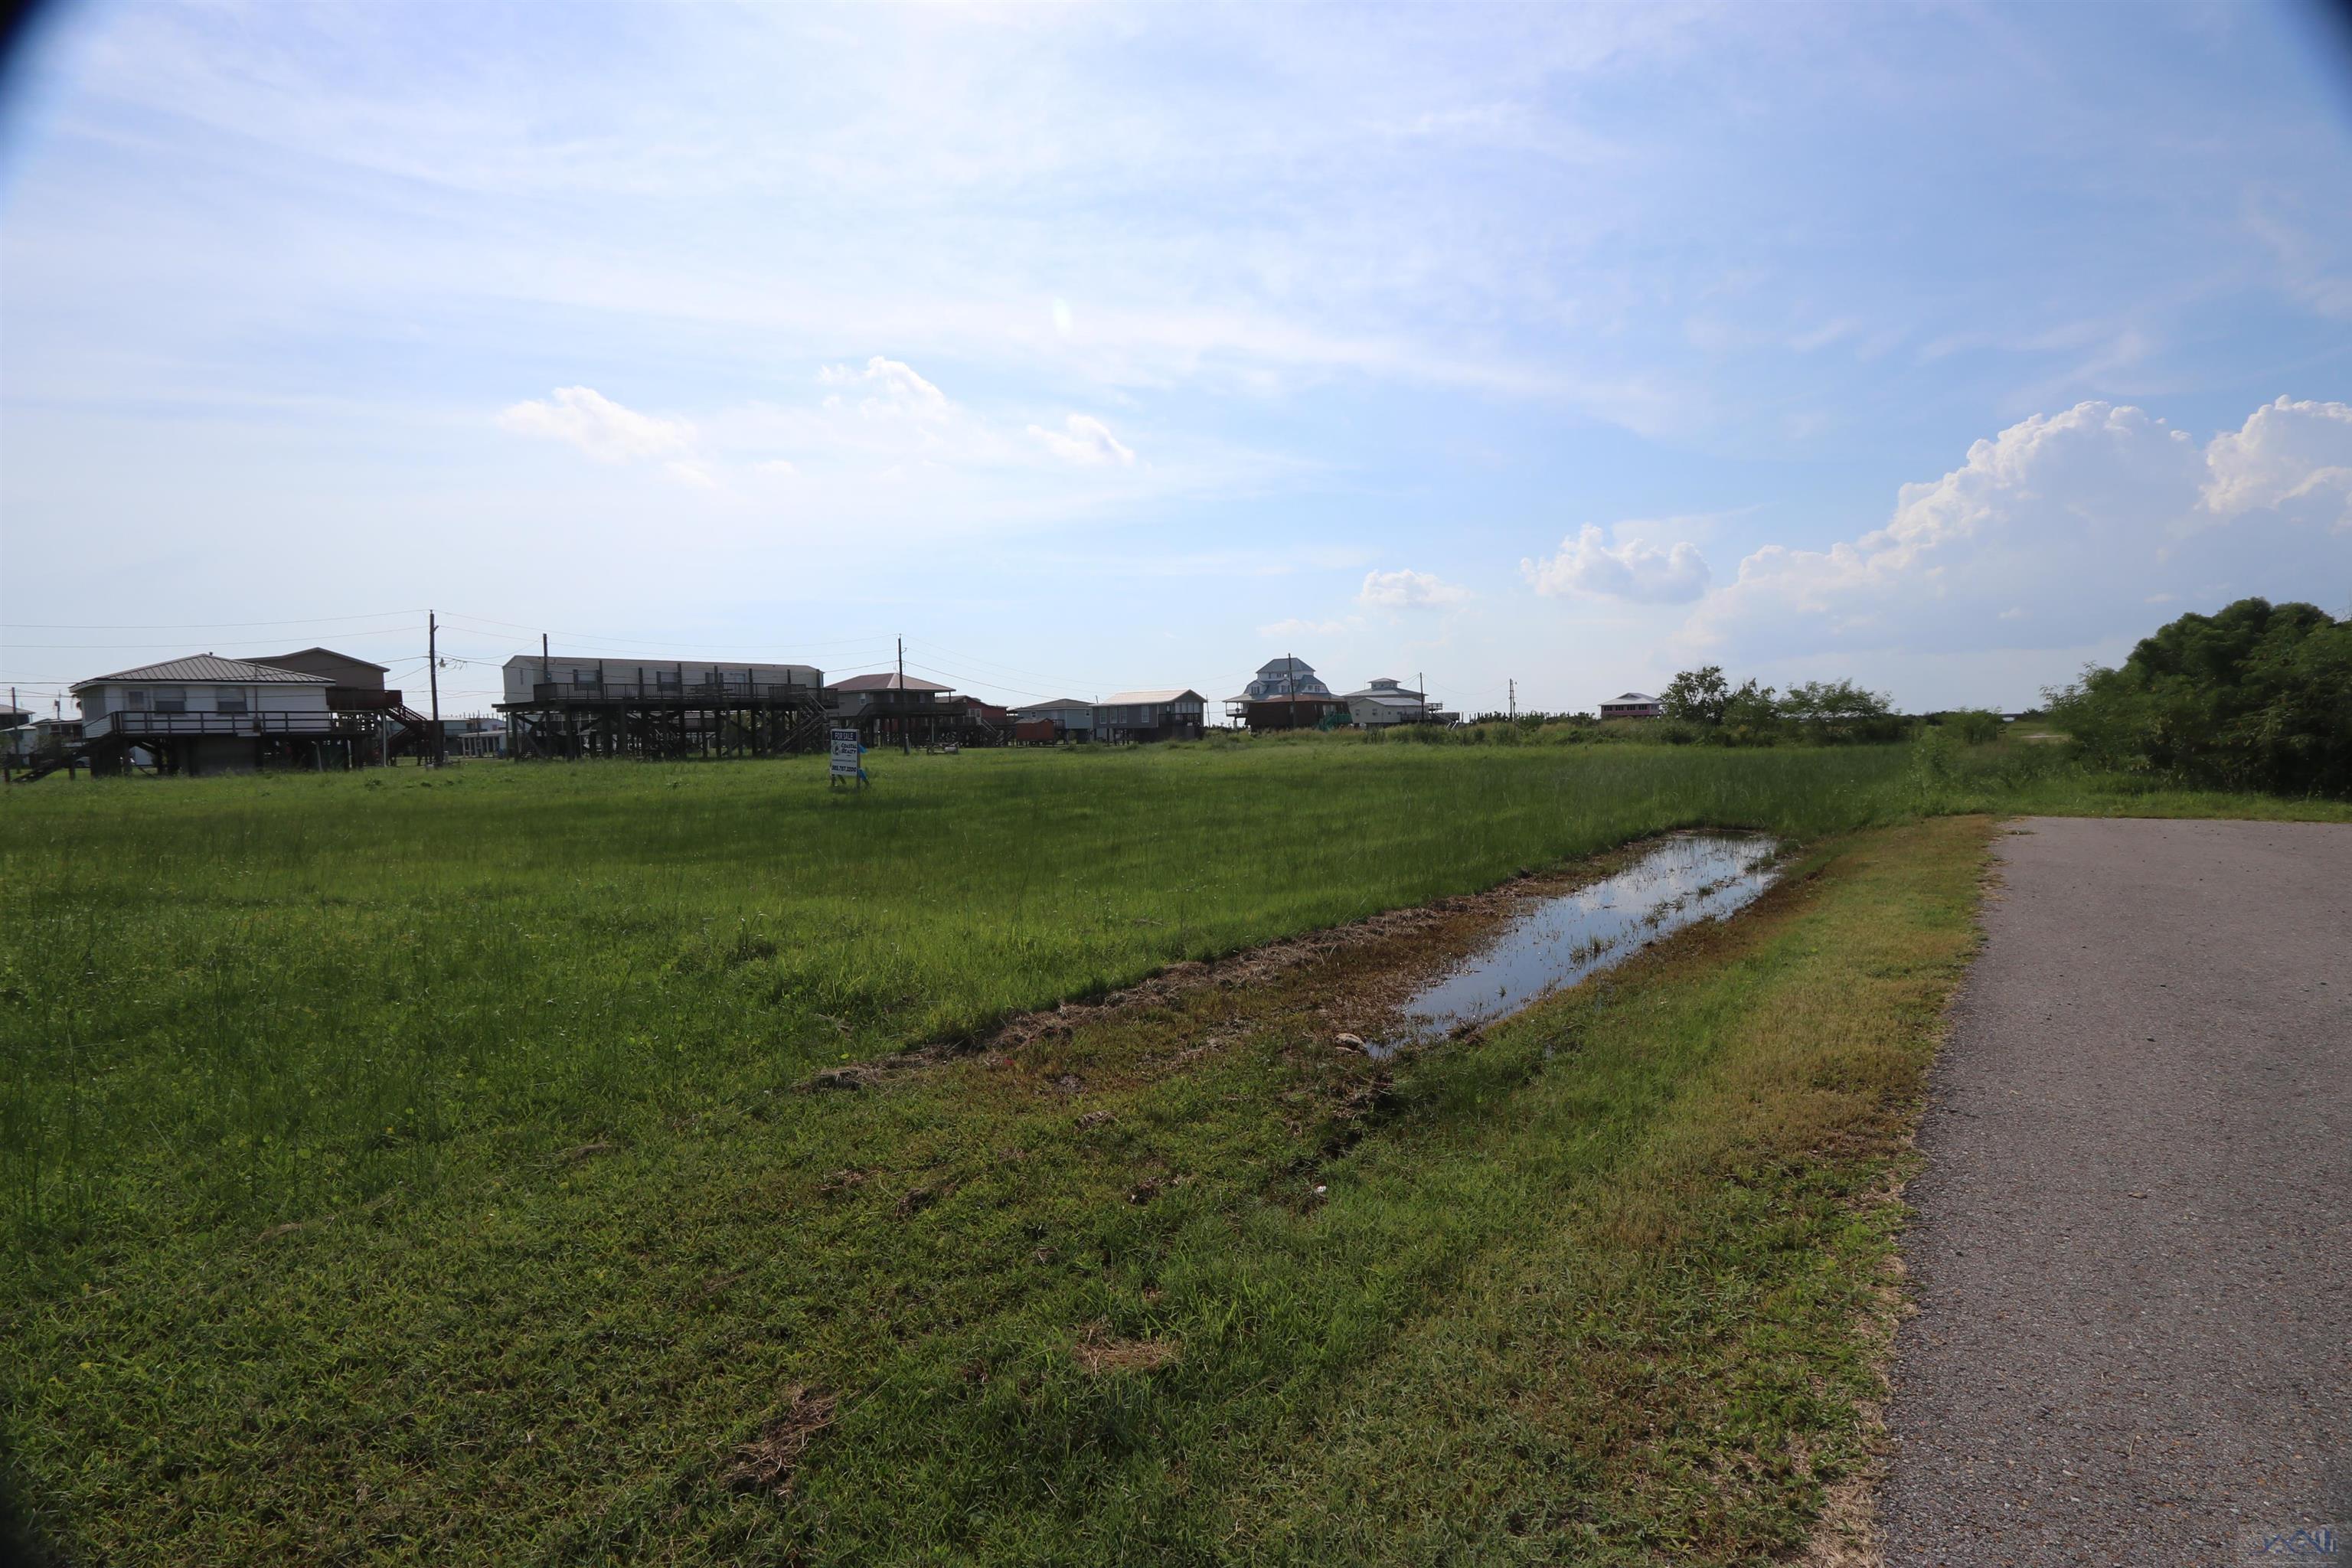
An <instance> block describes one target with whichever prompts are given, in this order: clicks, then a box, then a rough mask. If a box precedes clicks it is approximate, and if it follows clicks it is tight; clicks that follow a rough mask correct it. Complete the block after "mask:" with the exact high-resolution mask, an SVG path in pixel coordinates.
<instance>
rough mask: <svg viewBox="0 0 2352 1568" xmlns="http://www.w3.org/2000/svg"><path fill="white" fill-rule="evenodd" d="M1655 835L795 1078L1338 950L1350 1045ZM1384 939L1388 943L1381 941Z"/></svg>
mask: <svg viewBox="0 0 2352 1568" xmlns="http://www.w3.org/2000/svg"><path fill="white" fill-rule="evenodd" d="M1655 841H1656V840H1655V838H1654V837H1652V838H1643V839H1635V840H1633V842H1631V843H1627V844H1622V845H1620V846H1618V847H1616V848H1614V849H1612V850H1609V851H1606V852H1605V853H1603V854H1600V855H1596V856H1592V857H1591V858H1587V859H1584V860H1580V861H1578V862H1576V863H1575V864H1574V865H1572V866H1568V867H1563V868H1559V869H1555V870H1549V871H1543V872H1536V871H1528V870H1522V871H1520V872H1518V873H1517V875H1516V876H1513V877H1511V878H1510V879H1507V880H1506V881H1504V882H1501V883H1498V884H1497V885H1496V886H1495V887H1492V888H1489V889H1486V890H1485V891H1484V892H1478V893H1466V894H1463V895H1460V896H1458V897H1455V898H1450V899H1439V900H1435V901H1434V902H1432V903H1427V904H1419V905H1415V906H1414V907H1412V908H1411V909H1402V910H1385V911H1383V912H1381V913H1380V914H1376V915H1370V916H1367V917H1366V918H1365V919H1363V920H1360V921H1350V922H1349V923H1348V924H1346V925H1339V926H1330V927H1328V928H1326V929H1324V930H1322V931H1308V932H1307V933H1305V934H1304V935H1300V936H1295V937H1286V938H1284V939H1282V940H1281V941H1278V942H1265V943H1263V944H1261V945H1259V946H1257V947H1252V948H1244V950H1242V951H1241V952H1234V953H1228V954H1227V955H1225V956H1224V957H1223V958H1215V959H1210V960H1206V961H1186V962H1184V963H1172V964H1170V965H1169V966H1168V967H1167V968H1165V969H1163V970H1161V971H1160V973H1157V974H1154V975H1151V976H1150V977H1149V978H1148V979H1145V980H1142V981H1139V982H1138V983H1137V984H1133V985H1130V986H1129V987H1128V988H1127V989H1126V990H1124V991H1114V992H1112V993H1110V994H1108V995H1107V996H1104V997H1103V998H1101V999H1100V1000H1099V1001H1095V1002H1064V1003H1061V1004H1059V1005H1055V1006H1053V1007H1048V1008H1041V1009H1039V1010H1038V1011H1036V1012H1033V1013H1023V1014H1018V1015H1016V1016H1013V1017H1012V1018H1009V1019H1007V1020H1005V1022H1004V1023H1003V1024H1002V1025H1000V1026H998V1027H997V1028H996V1029H995V1030H994V1031H993V1032H992V1033H990V1034H987V1035H984V1036H982V1037H978V1038H976V1039H970V1040H938V1041H933V1042H932V1043H930V1044H929V1045H923V1046H917V1047H911V1048H909V1049H908V1050H904V1051H900V1052H898V1053H895V1054H894V1055H891V1056H887V1057H881V1058H876V1059H875V1060H872V1061H867V1062H857V1063H850V1064H845V1065H843V1066H839V1067H831V1068H824V1070H822V1071H820V1072H818V1073H815V1074H814V1075H813V1076H811V1077H810V1078H808V1079H804V1080H803V1082H802V1084H801V1088H802V1089H804V1090H822V1089H868V1088H874V1087H878V1086H880V1085H881V1084H883V1083H884V1082H886V1081H887V1079H889V1078H891V1077H893V1076H895V1075H897V1074H899V1073H904V1072H909V1071H917V1070H920V1069H922V1068H929V1067H933V1066H936V1065H938V1064H939V1063H940V1062H943V1061H948V1060H950V1059H953V1058H958V1057H964V1056H970V1055H972V1054H974V1053H981V1052H985V1053H989V1054H992V1055H1000V1056H1001V1055H1006V1054H1010V1053H1013V1052H1017V1051H1019V1050H1020V1049H1022V1047H1025V1046H1030V1045H1034V1044H1038V1043H1042V1042H1047V1041H1054V1040H1065V1039H1068V1038H1069V1037H1072V1036H1074V1035H1076V1034H1078V1033H1080V1032H1082V1031H1086V1030H1090V1029H1093V1028H1095V1027H1097V1026H1100V1025H1104V1024H1108V1023H1113V1022H1117V1021H1119V1020H1122V1019H1125V1018H1127V1017H1129V1016H1133V1015H1135V1014H1137V1013H1140V1012H1145V1011H1149V1010H1151V1009H1155V1008H1156V1009H1171V1008H1176V1007H1180V1006H1181V1005H1183V1004H1185V1003H1186V1002H1188V1001H1191V1000H1192V999H1194V998H1196V997H1197V996H1198V995H1199V994H1201V993H1202V992H1204V991H1213V990H1224V991H1239V990H1244V989H1247V988H1254V987H1258V986H1263V985H1265V984H1269V983H1271V982H1273V981H1276V980H1277V979H1282V978H1286V977H1288V976H1290V975H1292V974H1293V973H1295V972H1296V971H1298V970H1300V969H1303V968H1305V967H1307V965H1309V964H1314V963H1336V962H1339V961H1346V962H1347V968H1348V984H1347V987H1346V995H1345V997H1344V999H1343V1000H1341V1001H1339V1002H1338V1003H1337V1004H1336V1005H1333V1006H1332V1007H1330V1008H1328V1009H1327V1011H1328V1015H1329V1016H1328V1018H1327V1019H1326V1020H1325V1022H1326V1024H1327V1026H1328V1032H1327V1043H1329V1044H1331V1045H1333V1046H1334V1047H1335V1048H1339V1049H1360V1048H1361V1047H1340V1046H1339V1040H1340V1038H1341V1037H1349V1038H1360V1037H1361V1036H1362V1033H1363V1031H1365V1030H1368V1029H1374V1028H1375V1026H1376V1025H1377V1024H1378V1022H1379V1021H1381V1020H1382V1019H1384V1018H1385V1017H1386V1016H1388V1014H1389V1013H1390V1012H1391V1011H1392V1010H1393V1009H1394V1008H1395V1007H1396V1006H1397V1005H1399V1004H1400V1003H1402V1001H1403V1000H1404V999H1406V998H1407V997H1409V996H1411V995H1412V994H1413V992H1414V991H1415V990H1416V989H1418V988H1419V986H1420V985H1421V984H1422V983H1423V981H1424V980H1425V979H1426V978H1427V976H1428V975H1429V974H1430V973H1432V972H1433V970H1434V969H1436V968H1437V967H1439V966H1441V965H1443V964H1444V963H1450V962H1452V961H1454V960H1455V959H1458V958H1459V957H1460V956H1461V955H1462V954H1464V953H1466V952H1470V951H1471V950H1472V949H1474V948H1475V947H1476V946H1477V944H1478V943H1479V942H1481V941H1483V940H1484V939H1485V938H1486V936H1487V935H1488V934H1489V933H1490V932H1491V931H1494V929H1495V928H1496V926H1499V925H1500V924H1502V923H1503V922H1504V921H1507V920H1509V919H1510V918H1511V917H1512V916H1513V915H1516V914H1517V913H1518V912H1519V911H1520V910H1521V909H1522V908H1523V907H1524V906H1525V905H1527V904H1528V902H1530V901H1532V900H1540V899H1549V898H1556V897H1558V896H1559V895H1560V894H1563V893H1568V892H1572V891H1574V890H1575V889H1579V888H1581V887H1584V886H1586V885H1587V884H1589V883H1591V882H1594V881H1597V880H1599V879H1601V878H1603V877H1607V876H1609V875H1611V874H1612V873H1614V872H1616V871H1619V870H1622V869H1623V868H1625V867H1626V866H1628V865H1630V864H1632V863H1633V861H1634V860H1636V859H1638V858H1640V857H1641V856H1642V855H1643V853H1645V852H1646V851H1648V850H1649V849H1650V848H1651V847H1653V845H1654V843H1655ZM1383 948H1386V949H1387V950H1388V951H1386V952H1383V951H1381V949H1383ZM1223 1044H1224V1041H1223V1040H1222V1039H1220V1038H1216V1037H1212V1038H1210V1039H1207V1040H1205V1041H1202V1043H1201V1044H1199V1045H1196V1046H1192V1047H1189V1048H1188V1049H1187V1050H1185V1051H1184V1052H1183V1053H1181V1058H1180V1060H1191V1059H1193V1058H1198V1057H1200V1056H1202V1055H1205V1054H1207V1053H1208V1052H1210V1051H1213V1050H1215V1049H1218V1048H1219V1047H1222V1046H1223ZM1053 1087H1054V1088H1055V1089H1058V1090H1060V1091H1061V1092H1063V1093H1066V1094H1076V1093H1078V1092H1079V1091H1080V1090H1081V1089H1083V1087H1084V1086H1083V1085H1082V1084H1081V1083H1080V1082H1079V1081H1078V1080H1077V1079H1075V1078H1066V1079H1059V1080H1056V1081H1055V1084H1054V1086H1053Z"/></svg>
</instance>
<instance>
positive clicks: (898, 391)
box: [816, 354, 948, 419]
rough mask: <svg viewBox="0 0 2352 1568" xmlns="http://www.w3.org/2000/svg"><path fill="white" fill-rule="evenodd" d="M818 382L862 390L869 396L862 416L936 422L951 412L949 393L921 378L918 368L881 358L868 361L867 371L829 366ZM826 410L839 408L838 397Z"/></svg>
mask: <svg viewBox="0 0 2352 1568" xmlns="http://www.w3.org/2000/svg"><path fill="white" fill-rule="evenodd" d="M816 378H817V380H818V381H819V382H821V383H822V384H824V385H826V386H849V387H858V388H862V389H863V390H864V391H865V393H866V395H865V396H864V397H862V398H860V399H859V400H858V403H857V410H858V412H859V413H861V414H867V415H876V416H888V415H904V416H911V417H914V418H918V419H934V418H938V417H940V416H943V415H945V414H946V413H947V412H948V395H947V394H946V393H944V392H941V391H940V389H939V388H938V387H936V386H933V385H932V384H930V383H929V382H928V381H925V380H924V379H923V378H922V377H921V376H920V375H919V374H916V372H915V367H914V366H912V365H910V364H906V363H901V362H899V361H898V360H895V359H885V358H884V357H883V356H882V355H880V354H876V355H875V356H874V357H873V358H872V359H869V360H867V361H866V368H865V369H863V370H852V369H851V368H850V367H849V366H847V365H845V364H829V365H826V366H825V367H824V369H823V370H821V371H819V372H817V374H816ZM825 406H826V407H828V408H837V407H839V406H841V399H840V398H839V397H838V396H837V395H836V396H834V397H828V398H826V399H825Z"/></svg>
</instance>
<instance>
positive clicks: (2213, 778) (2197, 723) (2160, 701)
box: [2047, 599, 2352, 795]
mask: <svg viewBox="0 0 2352 1568" xmlns="http://www.w3.org/2000/svg"><path fill="white" fill-rule="evenodd" d="M2047 696H2048V699H2049V706H2050V717H2051V720H2052V721H2053V722H2054V723H2055V724H2057V726H2058V727H2059V728H2060V729H2062V730H2064V731H2066V732H2067V733H2068V734H2070V735H2072V736H2074V739H2075V740H2077V741H2078V742H2081V743H2082V745H2083V748H2084V751H2085V752H2087V753H2088V754H2089V755H2090V757H2091V758H2092V759H2093V760H2094V761H2095V762H2098V763H2104V764H2105V765H2107V766H2110V767H2118V768H2126V769H2130V770H2134V771H2139V772H2146V773H2160V774H2163V775H2165V776H2167V777H2169V778H2175V779H2179V780H2181V781H2183V782H2186V783H2193V784H2219V785H2221V786H2223V787H2225V788H2232V789H2260V790H2271V791H2276V792H2281V793H2286V794H2295V795H2305V794H2312V795H2352V621H2338V620H2336V618H2335V617H2334V616H2330V615H2328V614H2327V613H2326V611H2324V610H2321V609H2318V608H2316V607H2315V606H2314V605H2273V604H2272V603H2271V602H2270V601H2269V600H2267V599H2241V600H2239V601H2238V602H2237V603H2236V604H2234V605H2230V606H2229V607H2228V608H2226V609H2224V610H2222V611H2221V613H2220V614H2218V615H2212V616H2200V615H2187V616H2181V617H2180V618H2179V620H2177V621H2174V622H2172V623H2171V624H2170V625H2169V626H2164V627H2162V628H2161V629H2159V630H2158V631H2157V632H2156V633H2155V634H2154V635H2153V636H2151V637H2146V638H2144V639H2143V640H2142V641H2141V642H2140V644H2139V646H2138V647H2135V648H2133V649H2132V651H2131V657H2130V658H2126V660H2124V662H2123V665H2122V667H2121V668H2116V669H2105V668H2100V667H2099V666H2097V665H2093V666H2091V667H2090V668H2087V669H2085V670H2084V672H2083V678H2082V679H2080V680H2078V681H2076V682H2075V683H2074V685H2072V686H2069V687H2066V688H2063V689H2058V690H2053V691H2051V692H2049V693H2048V694H2047Z"/></svg>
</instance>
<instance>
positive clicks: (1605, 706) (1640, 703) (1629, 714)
mask: <svg viewBox="0 0 2352 1568" xmlns="http://www.w3.org/2000/svg"><path fill="white" fill-rule="evenodd" d="M1657 716H1658V700H1657V699H1656V698H1654V697H1652V696H1650V695H1649V694H1648V693H1647V692H1643V691H1621V692H1619V693H1618V694H1617V695H1616V696H1615V697H1614V698H1612V699H1611V700H1609V701H1607V702H1603V703H1602V704H1601V717H1602V718H1603V719H1654V718H1656V717H1657Z"/></svg>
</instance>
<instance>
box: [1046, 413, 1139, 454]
mask: <svg viewBox="0 0 2352 1568" xmlns="http://www.w3.org/2000/svg"><path fill="white" fill-rule="evenodd" d="M1029 434H1031V435H1032V436H1034V437H1037V439H1038V440H1040V441H1043V442H1044V443H1045V449H1046V450H1047V451H1049V452H1051V453H1053V454H1054V456H1055V457H1057V458H1061V459H1062V460H1063V461H1065V462H1069V463H1117V464H1119V465H1121V466H1122V467H1125V466H1129V465H1131V464H1133V463H1134V461H1135V453H1134V452H1133V451H1132V450H1131V449H1129V447H1126V446H1125V445H1123V444H1122V443H1121V442H1120V440H1119V438H1118V437H1116V436H1114V435H1112V434H1111V433H1110V426H1108V425H1106V424H1104V423H1103V422H1102V421H1101V420H1099V419H1097V418H1096V417H1095V416H1092V415H1090V414H1073V415H1071V416H1069V417H1068V418H1067V419H1065V420H1064V421H1062V428H1060V429H1059V430H1048V429H1046V428H1045V426H1042V425H1032V426H1029Z"/></svg>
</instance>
